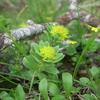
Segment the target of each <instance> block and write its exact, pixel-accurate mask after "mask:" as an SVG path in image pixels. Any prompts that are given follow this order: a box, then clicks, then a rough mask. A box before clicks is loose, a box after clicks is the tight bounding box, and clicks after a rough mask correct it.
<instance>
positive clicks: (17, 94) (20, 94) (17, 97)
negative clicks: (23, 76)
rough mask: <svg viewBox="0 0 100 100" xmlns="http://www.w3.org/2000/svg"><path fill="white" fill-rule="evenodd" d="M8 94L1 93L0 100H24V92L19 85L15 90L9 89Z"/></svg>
mask: <svg viewBox="0 0 100 100" xmlns="http://www.w3.org/2000/svg"><path fill="white" fill-rule="evenodd" d="M9 91H10V92H9V93H7V92H5V91H2V92H1V93H0V99H2V100H25V92H24V90H23V87H22V86H21V85H20V84H19V85H18V86H17V87H16V89H15V90H13V89H11V90H10V89H9Z"/></svg>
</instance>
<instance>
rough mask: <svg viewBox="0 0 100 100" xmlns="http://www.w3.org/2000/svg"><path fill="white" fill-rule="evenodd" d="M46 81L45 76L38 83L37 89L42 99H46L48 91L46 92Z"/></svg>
mask: <svg viewBox="0 0 100 100" xmlns="http://www.w3.org/2000/svg"><path fill="white" fill-rule="evenodd" d="M47 87H48V83H47V80H46V78H43V79H42V80H41V81H40V83H39V90H40V93H41V95H42V97H43V99H44V100H48V92H47Z"/></svg>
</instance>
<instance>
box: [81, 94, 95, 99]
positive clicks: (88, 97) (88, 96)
mask: <svg viewBox="0 0 100 100" xmlns="http://www.w3.org/2000/svg"><path fill="white" fill-rule="evenodd" d="M83 97H84V98H85V100H97V99H96V98H94V97H93V96H91V95H90V94H84V95H83Z"/></svg>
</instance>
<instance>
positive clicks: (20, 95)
mask: <svg viewBox="0 0 100 100" xmlns="http://www.w3.org/2000/svg"><path fill="white" fill-rule="evenodd" d="M15 100H25V92H24V90H23V88H22V86H21V85H20V84H19V85H18V86H17V88H16V90H15Z"/></svg>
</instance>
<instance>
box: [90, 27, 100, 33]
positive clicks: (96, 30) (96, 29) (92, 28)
mask: <svg viewBox="0 0 100 100" xmlns="http://www.w3.org/2000/svg"><path fill="white" fill-rule="evenodd" d="M89 27H90V28H91V30H92V31H94V32H98V30H99V29H100V28H97V27H92V26H89Z"/></svg>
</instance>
